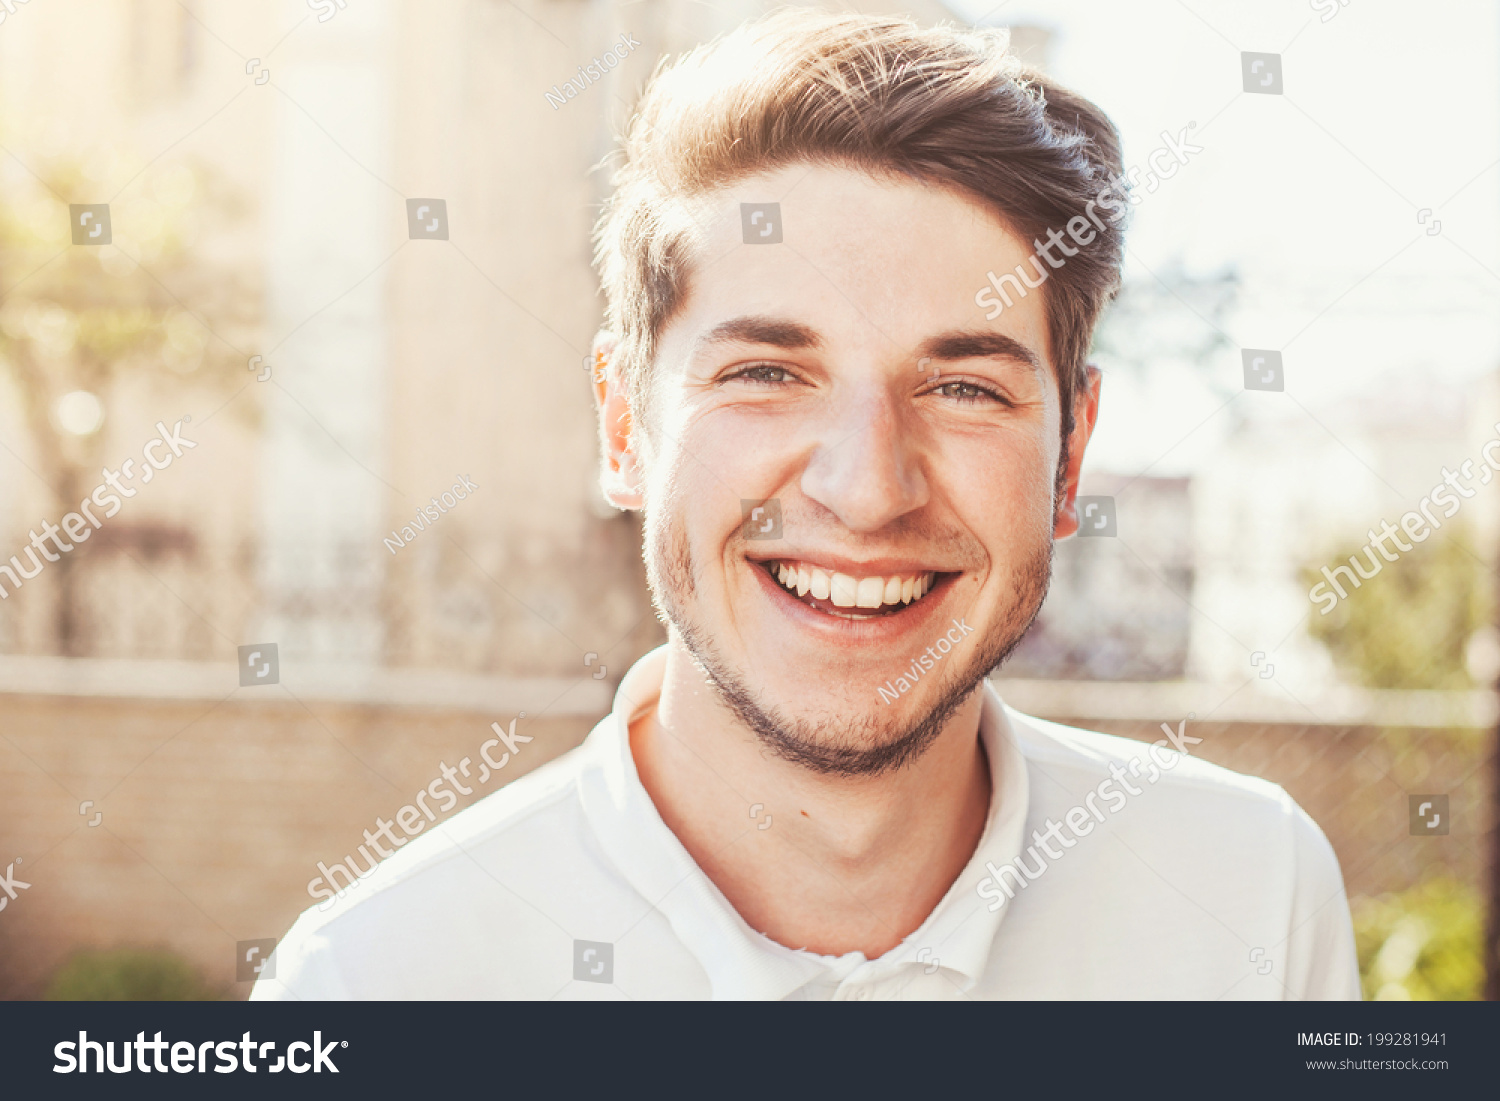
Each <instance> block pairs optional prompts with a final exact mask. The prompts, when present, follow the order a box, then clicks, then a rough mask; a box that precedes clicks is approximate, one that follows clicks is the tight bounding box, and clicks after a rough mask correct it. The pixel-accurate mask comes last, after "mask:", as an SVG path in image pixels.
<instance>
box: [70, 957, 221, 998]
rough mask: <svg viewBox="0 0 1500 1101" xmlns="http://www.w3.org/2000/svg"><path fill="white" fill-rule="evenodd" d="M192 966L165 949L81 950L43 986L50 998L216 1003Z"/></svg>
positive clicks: (215, 992)
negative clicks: (45, 987)
mask: <svg viewBox="0 0 1500 1101" xmlns="http://www.w3.org/2000/svg"><path fill="white" fill-rule="evenodd" d="M223 996H224V992H223V991H221V990H214V989H212V988H211V987H210V986H209V985H208V984H207V983H205V982H204V981H203V977H202V976H201V975H199V974H198V971H197V969H196V968H195V967H193V965H192V964H190V963H188V962H187V961H186V960H185V959H183V958H182V957H181V956H179V955H177V954H176V953H175V952H171V951H168V950H167V949H165V948H111V949H107V950H104V951H84V952H79V953H78V954H77V955H75V956H73V957H72V958H71V959H69V960H68V962H67V963H65V964H63V965H62V966H61V967H60V968H58V969H57V973H56V974H54V975H53V976H52V980H51V982H49V983H48V984H47V993H46V999H47V1001H49V1002H201V1001H218V1000H220V999H221V998H222V997H223Z"/></svg>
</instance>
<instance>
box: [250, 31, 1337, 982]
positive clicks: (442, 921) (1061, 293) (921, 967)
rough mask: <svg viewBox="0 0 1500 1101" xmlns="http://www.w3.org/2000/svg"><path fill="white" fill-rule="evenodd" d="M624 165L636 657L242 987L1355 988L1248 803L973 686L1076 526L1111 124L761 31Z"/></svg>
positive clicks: (1288, 805)
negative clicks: (653, 635) (580, 723)
mask: <svg viewBox="0 0 1500 1101" xmlns="http://www.w3.org/2000/svg"><path fill="white" fill-rule="evenodd" d="M624 152H625V156H624V159H623V162H622V166H621V168H620V173H619V177H618V179H617V191H616V194H615V196H614V198H613V200H612V202H611V203H610V205H609V207H608V209H607V210H606V212H605V215H604V218H603V219H602V221H601V224H600V231H599V235H598V241H599V252H598V256H599V262H600V268H601V272H602V275H603V280H604V287H605V291H606V294H607V296H608V300H609V328H608V330H607V331H606V332H605V333H601V335H600V337H599V338H598V339H597V340H596V342H595V354H596V361H597V364H598V368H599V370H598V372H597V374H596V391H597V395H598V398H599V405H600V424H601V435H602V444H603V452H604V462H603V466H604V470H603V486H604V490H605V492H606V494H607V496H608V497H609V499H610V500H611V501H612V502H613V503H614V504H615V505H616V506H618V507H620V508H624V509H639V510H641V511H642V512H643V513H644V518H645V548H644V552H645V560H646V565H647V573H648V578H649V581H650V585H651V591H652V594H653V597H654V599H655V602H656V605H657V608H658V609H659V611H660V614H661V616H662V618H663V619H664V621H665V622H666V624H667V629H668V642H667V644H666V646H664V647H663V648H662V649H660V650H658V651H656V652H654V653H652V654H650V655H648V656H647V657H645V658H643V659H642V660H641V661H640V662H639V663H638V664H637V665H636V667H635V668H634V669H632V670H631V671H630V673H629V674H628V675H627V676H626V677H625V679H624V681H623V682H622V683H621V685H620V688H619V692H618V696H617V700H616V705H615V710H614V712H613V714H611V715H610V716H608V717H607V718H605V719H604V721H602V722H601V723H600V724H599V726H598V727H597V728H596V729H595V730H594V732H593V734H592V735H591V736H590V737H589V738H588V740H587V741H586V742H585V743H584V745H583V746H582V747H580V748H579V749H577V750H575V751H573V752H572V753H570V754H568V755H566V756H565V757H563V758H561V759H559V760H558V761H556V762H554V763H552V764H550V765H548V766H546V767H544V768H542V769H539V770H538V771H537V772H535V773H533V774H531V775H528V776H526V777H524V778H522V779H521V780H518V781H517V782H515V783H513V784H511V785H510V786H508V787H507V788H505V789H504V790H503V791H500V792H497V793H496V794H495V795H493V796H490V797H489V798H487V799H485V800H483V801H482V802H481V803H479V804H478V805H476V806H474V807H472V808H470V809H468V810H466V811H464V812H463V813H462V814H460V815H458V816H456V817H455V818H454V819H453V820H452V821H450V822H448V823H446V824H444V825H443V826H441V827H439V828H436V829H434V830H433V831H432V832H431V833H430V835H429V836H428V837H425V838H421V839H419V840H417V841H415V842H414V843H410V844H407V843H406V841H405V839H403V840H402V844H403V845H404V846H405V847H404V851H401V852H400V853H398V854H397V855H395V856H393V857H392V858H391V860H390V866H389V867H388V868H386V869H384V870H382V872H381V875H380V876H379V877H378V878H377V879H376V880H375V881H373V882H372V883H371V884H370V885H369V888H368V889H367V890H366V891H363V892H353V893H351V894H350V895H349V896H348V897H346V898H340V899H339V900H338V901H337V902H335V903H333V904H332V905H331V906H329V909H328V910H327V911H326V912H323V913H320V912H318V911H317V910H310V911H308V912H307V913H305V914H304V915H303V916H302V918H301V919H300V920H299V921H298V922H297V924H296V926H295V927H294V928H293V930H292V931H291V933H290V934H289V935H288V937H287V938H286V940H285V941H284V942H283V943H282V944H281V946H280V948H279V949H278V951H277V953H276V961H275V962H276V978H275V979H274V980H263V981H261V982H260V983H259V984H258V985H257V987H256V988H255V994H254V996H255V997H258V998H274V997H297V998H304V999H306V998H329V997H360V998H387V997H390V998H407V997H410V998H450V997H451V998H457V997H461V998H552V997H569V998H599V997H629V998H637V999H638V998H709V997H712V998H781V999H788V998H790V999H830V998H831V999H866V998H873V999H879V998H934V999H938V998H941V999H952V998H1028V997H1029V998H1095V997H1098V998H1221V997H1228V998H1346V997H1357V996H1358V974H1357V969H1356V967H1355V962H1354V955H1353V948H1352V936H1351V930H1350V923H1349V915H1348V910H1347V905H1346V902H1345V899H1344V893H1343V886H1342V882H1341V879H1340V874H1339V869H1338V865H1337V862H1336V860H1335V858H1334V856H1333V853H1332V851H1331V849H1330V848H1329V846H1328V844H1327V842H1326V840H1325V839H1324V838H1323V836H1322V834H1321V833H1320V832H1319V830H1318V828H1317V827H1316V826H1315V825H1314V824H1313V823H1312V822H1311V821H1310V820H1309V819H1308V818H1307V816H1306V815H1305V814H1303V813H1302V812H1301V810H1300V809H1298V808H1297V807H1296V805H1295V804H1293V803H1292V802H1291V800H1290V799H1288V798H1287V796H1286V795H1285V794H1284V793H1282V792H1281V791H1280V789H1278V788H1276V787H1274V786H1273V785H1270V784H1267V783H1264V782H1262V781H1258V780H1252V779H1247V778H1244V777H1240V776H1237V775H1234V774H1232V773H1229V772H1226V771H1223V770H1221V769H1217V768H1215V767H1213V766H1210V765H1207V764H1204V763H1202V762H1199V761H1198V760H1196V759H1194V758H1192V757H1191V749H1192V746H1193V744H1194V743H1195V742H1196V740H1197V739H1196V737H1195V736H1194V735H1193V734H1192V732H1191V731H1190V730H1189V729H1188V728H1187V727H1186V725H1185V724H1181V723H1179V725H1178V726H1177V727H1176V728H1175V729H1174V728H1172V727H1168V728H1167V730H1168V733H1169V737H1167V738H1163V739H1161V740H1160V741H1159V742H1158V743H1157V744H1156V745H1155V746H1147V745H1145V744H1143V743H1139V742H1134V741H1127V740H1123V739H1118V738H1112V737H1106V736H1103V735H1099V734H1093V733H1089V732H1086V731H1080V730H1072V729H1069V728H1066V727H1062V726H1057V725H1055V724H1052V723H1047V722H1041V721H1038V720H1035V719H1031V718H1028V717H1026V716H1023V715H1020V714H1018V713H1016V712H1013V711H1010V710H1009V709H1007V708H1006V707H1005V705H1004V704H1003V703H1002V702H1001V700H1000V698H999V697H998V695H997V694H996V693H995V691H994V689H993V688H992V687H990V686H989V685H988V684H987V683H986V681H985V677H986V674H988V673H989V672H990V671H991V670H992V669H993V668H995V667H996V666H997V665H998V664H999V663H1000V662H1001V661H1002V660H1003V659H1004V658H1005V656H1006V655H1007V654H1008V653H1009V652H1010V651H1011V649H1012V648H1013V647H1014V646H1015V645H1016V643H1017V642H1018V641H1019V640H1020V638H1021V637H1022V635H1023V634H1024V633H1025V631H1026V629H1027V628H1028V626H1029V625H1030V624H1031V622H1032V620H1033V618H1034V617H1035V616H1036V614H1037V611H1038V609H1039V608H1040V606H1041V603H1042V600H1043V598H1044V596H1045V594H1046V590H1047V585H1048V580H1049V577H1050V565H1051V557H1052V544H1053V540H1054V539H1055V538H1063V537H1066V536H1068V535H1070V534H1072V533H1073V532H1075V531H1076V530H1077V527H1078V523H1079V521H1078V516H1077V510H1076V503H1075V501H1076V494H1077V488H1078V477H1079V470H1080V467H1081V465H1082V462H1083V455H1084V449H1085V447H1086V445H1087V444H1088V440H1089V436H1090V434H1091V432H1092V431H1093V428H1094V423H1095V418H1096V416H1097V413H1098V409H1099V388H1100V378H1099V373H1098V371H1097V370H1095V369H1093V368H1090V367H1087V366H1086V361H1085V357H1086V354H1087V351H1088V346H1089V341H1090V338H1091V335H1092V331H1093V327H1094V325H1095V323H1096V321H1097V320H1098V317H1099V315H1100V311H1101V310H1102V308H1103V306H1104V305H1105V303H1106V302H1107V301H1108V299H1109V298H1110V297H1111V296H1112V294H1113V293H1114V291H1115V289H1116V287H1117V284H1118V272H1119V265H1120V259H1121V255H1122V250H1123V241H1122V235H1121V227H1120V226H1119V225H1118V217H1117V213H1116V211H1118V210H1119V209H1121V208H1120V207H1119V205H1118V201H1117V202H1116V205H1115V211H1111V210H1109V209H1108V207H1106V208H1105V209H1104V210H1101V209H1100V208H1099V205H1098V204H1094V203H1091V200H1093V199H1095V197H1096V196H1099V195H1100V194H1101V191H1104V192H1109V191H1111V190H1113V191H1114V195H1115V198H1116V200H1118V198H1119V197H1120V195H1122V194H1123V185H1121V184H1119V182H1118V177H1119V174H1120V169H1121V162H1120V153H1119V145H1118V140H1117V137H1116V134H1115V132H1114V130H1113V128H1112V126H1111V124H1110V123H1109V121H1108V120H1107V119H1106V118H1105V117H1104V116H1103V115H1102V114H1101V113H1100V112H1099V111H1098V109H1097V108H1095V107H1094V106H1092V105H1091V104H1089V103H1087V102H1085V101H1083V100H1082V99H1080V98H1078V97H1076V96H1074V95H1072V94H1071V93H1069V92H1067V91H1065V90H1064V89H1062V88H1059V87H1057V86H1056V85H1055V84H1052V83H1050V82H1048V81H1047V80H1046V79H1045V78H1043V77H1041V76H1039V75H1037V74H1035V73H1031V72H1028V71H1025V70H1023V69H1021V68H1020V67H1019V66H1018V64H1017V63H1016V62H1015V61H1014V60H1013V59H1012V58H1010V57H1007V56H1006V55H1005V52H1004V47H1003V40H997V39H996V38H995V37H994V36H992V35H989V34H983V33H977V32H967V31H958V30H952V29H939V30H926V31H924V30H918V29H916V28H915V27H914V26H912V25H911V24H909V23H906V22H903V21H900V20H891V19H884V18H870V17H865V16H858V15H847V14H846V15H824V14H812V13H784V14H781V15H778V16H775V17H772V18H770V19H767V20H764V21H762V22H760V23H758V24H753V25H750V26H747V27H745V28H742V29H741V30H739V31H738V32H736V33H734V34H732V35H730V36H728V37H726V38H725V39H723V40H721V41H720V42H718V43H717V44H715V45H713V46H710V47H707V48H705V49H703V50H700V51H697V52H696V53H694V54H691V55H689V56H688V57H686V58H684V59H683V60H681V61H680V62H679V63H678V64H677V65H675V66H674V67H673V68H671V69H670V70H668V71H666V72H665V73H663V74H662V75H661V76H659V77H658V78H657V79H656V81H655V82H654V83H653V85H652V87H651V88H650V89H649V90H648V92H647V94H646V96H645V99H644V100H643V103H642V105H641V108H640V111H639V113H638V116H637V118H636V120H635V122H634V124H633V127H632V129H631V132H630V135H629V138H628V140H627V143H626V146H625V151H624ZM1080 220H1081V221H1082V226H1081V227H1080V228H1078V229H1076V230H1075V229H1073V228H1072V227H1076V226H1078V225H1079V221H1080ZM1065 230H1066V231H1067V232H1068V233H1069V236H1068V237H1064V236H1063V232H1064V231H1065ZM1085 238H1087V243H1085ZM991 270H1001V271H1006V272H1011V271H1020V272H1021V273H1022V274H1023V275H1026V274H1027V273H1032V274H1034V275H1035V277H1036V278H1035V282H1033V281H1032V279H1031V278H1027V279H1026V286H1027V288H1029V289H1028V290H1026V291H1020V292H1019V293H1016V292H1015V291H1014V290H1013V289H1012V288H1011V287H1010V285H1009V284H1008V283H1005V282H1004V281H1003V280H1002V281H1001V282H1000V283H998V284H996V283H995V282H994V280H993V277H991V276H989V275H988V273H989V272H990V271H991ZM987 281H988V283H989V285H991V286H994V287H995V289H996V290H999V289H1001V288H1002V287H1004V288H1005V289H1006V291H1007V294H1006V295H1005V297H1006V303H1005V305H1004V306H1003V307H1002V308H1001V309H999V310H995V309H993V308H990V309H988V310H986V309H984V308H983V307H984V306H986V305H988V304H989V302H988V301H986V294H985V292H984V290H983V289H982V288H985V287H986V285H987ZM1030 289H1034V291H1035V292H1034V293H1032V292H1031V290H1030ZM990 297H991V298H992V296H990ZM996 304H998V302H997V303H996ZM393 840H394V837H393ZM355 894H359V895H361V896H362V897H359V898H355V897H354V895H355Z"/></svg>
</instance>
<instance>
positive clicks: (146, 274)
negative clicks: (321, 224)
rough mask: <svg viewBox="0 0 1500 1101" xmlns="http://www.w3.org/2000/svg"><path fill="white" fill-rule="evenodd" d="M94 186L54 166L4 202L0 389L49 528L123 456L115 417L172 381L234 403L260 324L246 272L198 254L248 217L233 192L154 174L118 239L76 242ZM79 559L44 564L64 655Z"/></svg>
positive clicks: (75, 635)
mask: <svg viewBox="0 0 1500 1101" xmlns="http://www.w3.org/2000/svg"><path fill="white" fill-rule="evenodd" d="M28 159H29V158H28ZM98 190H99V185H98V183H97V182H96V181H94V180H91V179H89V178H88V177H87V176H86V175H85V174H84V172H83V171H82V170H81V169H80V167H79V166H78V164H77V163H75V162H73V161H70V160H66V159H59V160H56V161H54V162H52V163H51V164H49V165H47V166H45V167H44V168H42V169H41V170H40V171H37V172H36V174H35V176H34V178H33V180H32V186H30V187H29V188H27V187H21V188H8V189H7V193H6V194H5V195H4V196H0V295H3V298H0V386H3V385H5V384H6V383H9V385H10V387H11V388H13V391H14V393H15V395H16V397H17V399H18V400H17V404H18V406H19V409H20V413H21V419H22V422H23V424H24V426H25V428H26V430H27V433H28V435H29V436H30V437H31V445H32V446H31V451H32V454H33V455H35V456H36V459H37V460H38V463H39V469H37V470H35V473H36V474H38V475H39V476H40V478H41V479H42V480H43V481H44V482H45V483H46V485H47V489H48V490H49V491H50V500H48V501H47V502H46V504H45V507H46V509H47V518H48V519H49V520H51V521H53V522H56V520H57V519H58V518H59V517H61V516H62V515H63V514H65V513H67V512H70V511H74V510H76V509H77V506H78V502H79V501H80V500H82V499H83V498H84V497H85V496H86V495H87V494H88V493H89V492H90V491H91V490H92V489H93V487H94V486H95V485H97V484H98V482H99V476H100V471H101V470H102V468H103V465H104V463H105V462H106V461H110V462H116V461H118V460H119V458H120V456H118V455H114V454H106V453H105V445H106V441H108V440H109V434H108V433H107V432H106V431H105V430H104V429H105V426H106V424H107V422H108V419H109V413H110V411H111V409H112V408H115V407H117V406H120V405H124V404H125V402H126V399H127V396H129V397H133V398H140V397H143V396H149V395H151V393H152V392H153V391H159V390H161V389H164V388H167V387H171V386H178V387H180V386H184V385H192V386H193V387H195V388H197V387H201V386H204V385H207V386H210V387H212V388H214V389H217V390H222V391H224V392H225V396H226V397H227V395H228V393H229V392H231V391H232V390H233V389H238V388H240V387H242V386H243V385H245V384H246V379H247V376H246V374H245V370H244V368H245V365H246V364H245V360H244V358H243V357H242V356H241V355H240V354H239V353H238V352H237V351H236V350H235V348H234V346H233V343H232V342H235V341H236V340H237V338H239V340H240V341H241V342H242V341H243V337H244V334H246V333H247V332H248V331H249V326H251V325H253V324H254V323H256V322H257V320H258V314H257V311H258V302H259V298H258V295H257V294H255V293H253V288H249V287H246V286H245V285H244V284H243V277H236V275H235V274H234V268H232V267H231V266H229V265H227V264H226V265H215V264H210V263H208V262H206V261H205V260H204V259H203V250H201V249H199V250H194V249H193V248H192V247H191V246H192V245H193V243H194V238H196V237H201V236H203V235H204V233H205V232H206V230H208V229H209V228H214V229H218V228H221V227H222V226H223V224H224V223H225V222H227V221H229V220H232V219H233V218H234V217H235V216H236V214H237V213H238V212H239V210H240V209H241V204H239V203H238V202H237V201H236V200H235V199H234V197H233V196H232V194H231V193H230V192H229V190H228V189H227V188H225V187H224V186H222V185H220V184H216V183H215V181H214V180H213V178H212V177H211V176H209V175H208V174H206V173H204V172H197V173H195V172H194V171H192V170H189V169H188V168H187V167H185V166H183V165H181V164H168V165H164V166H156V167H148V168H146V169H143V170H142V172H141V173H140V174H139V175H138V177H137V178H136V179H134V180H132V181H130V182H129V183H127V184H126V186H125V187H124V188H123V189H120V190H121V193H122V194H124V195H125V198H124V200H123V201H116V202H112V203H111V204H110V214H111V222H112V223H113V225H112V236H113V242H114V243H113V244H110V245H104V246H82V245H73V244H72V243H71V239H72V238H71V228H72V227H71V217H70V213H69V210H68V203H69V202H70V201H77V202H92V201H95V200H96V199H97V197H98ZM236 369H237V370H236ZM132 404H134V402H132ZM163 415H164V416H165V413H164V414H163ZM148 423H149V422H148ZM141 442H144V441H141ZM111 446H112V447H116V446H122V447H125V448H126V449H127V452H128V451H134V450H135V449H136V448H137V447H139V446H140V444H139V443H136V442H135V441H131V442H130V443H128V444H119V443H112V444H111ZM14 450H15V449H12V451H13V452H14ZM37 519H38V520H39V519H40V517H38V518H37ZM34 522H35V521H34ZM23 523H24V521H23ZM23 530H24V529H23ZM6 534H7V535H8V534H9V533H6ZM3 557H4V556H3V555H0V558H3ZM79 557H80V556H78V555H76V554H66V555H63V556H62V559H61V560H60V561H59V562H57V563H55V564H52V565H51V566H50V567H49V569H48V576H49V584H50V585H53V586H55V588H54V604H53V608H54V624H55V626H54V635H55V637H54V639H53V645H54V647H55V649H56V652H58V653H61V654H66V655H74V654H80V653H83V652H86V650H87V642H86V640H85V639H84V638H83V637H82V635H83V632H82V625H81V620H80V609H79V607H78V600H77V583H76V579H77V570H78V568H79V565H80V561H79Z"/></svg>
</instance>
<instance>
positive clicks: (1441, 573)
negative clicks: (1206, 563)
mask: <svg viewBox="0 0 1500 1101" xmlns="http://www.w3.org/2000/svg"><path fill="white" fill-rule="evenodd" d="M1469 546H1470V544H1469V540H1468V538H1467V532H1466V531H1465V530H1464V529H1463V528H1462V527H1461V526H1455V527H1452V528H1450V529H1449V531H1447V532H1444V533H1440V535H1439V537H1438V538H1436V539H1429V540H1428V541H1427V542H1425V543H1419V544H1416V545H1415V546H1414V547H1413V548H1412V550H1410V551H1408V552H1407V553H1405V554H1402V555H1401V557H1400V560H1399V561H1396V562H1387V563H1385V564H1384V567H1383V568H1382V569H1381V571H1380V573H1379V574H1377V575H1376V576H1375V577H1372V578H1370V579H1369V580H1367V581H1365V582H1363V583H1362V584H1361V586H1360V588H1358V589H1356V590H1354V591H1352V592H1350V593H1349V595H1348V596H1347V597H1346V598H1345V599H1343V600H1341V601H1339V603H1338V604H1337V605H1336V606H1335V607H1334V609H1333V611H1331V612H1330V613H1329V614H1328V615H1326V616H1325V615H1321V614H1314V615H1313V616H1312V619H1311V621H1310V624H1309V628H1308V631H1309V633H1310V634H1311V635H1312V637H1313V638H1315V639H1317V640H1318V641H1320V642H1322V643H1323V644H1324V645H1325V646H1327V647H1328V650H1329V652H1330V653H1332V655H1333V658H1334V661H1335V662H1336V663H1337V664H1338V666H1339V667H1340V668H1341V669H1343V670H1345V671H1346V672H1347V673H1348V674H1349V675H1350V676H1351V677H1352V678H1353V679H1354V680H1355V681H1356V682H1357V683H1359V684H1363V685H1365V686H1367V687H1370V688H1469V687H1472V684H1473V682H1472V680H1471V678H1470V674H1469V671H1468V668H1467V665H1466V657H1467V654H1468V647H1469V643H1470V640H1471V639H1472V638H1473V637H1474V636H1475V633H1476V632H1477V631H1480V630H1482V629H1483V628H1484V627H1485V626H1486V624H1488V622H1489V611H1490V604H1489V575H1488V572H1487V570H1486V569H1485V567H1484V565H1483V563H1481V562H1480V561H1478V559H1477V558H1476V556H1475V555H1474V553H1473V551H1471V550H1470V549H1469ZM1352 555H1359V556H1360V561H1362V562H1363V561H1365V553H1364V544H1360V545H1359V546H1358V547H1353V546H1350V547H1344V548H1342V549H1340V550H1338V551H1337V552H1335V553H1334V554H1331V555H1330V556H1329V557H1328V558H1327V560H1326V562H1323V563H1319V566H1321V565H1324V564H1331V563H1337V562H1347V561H1348V560H1349V558H1350V557H1351V556H1352ZM1368 568H1369V567H1368V565H1366V569H1368ZM1322 580H1323V575H1322V573H1321V572H1319V569H1318V568H1316V567H1309V568H1308V569H1306V570H1304V571H1303V583H1304V584H1305V585H1306V586H1307V587H1308V588H1311V587H1312V586H1313V585H1315V584H1317V583H1318V582H1320V581H1322Z"/></svg>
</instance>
